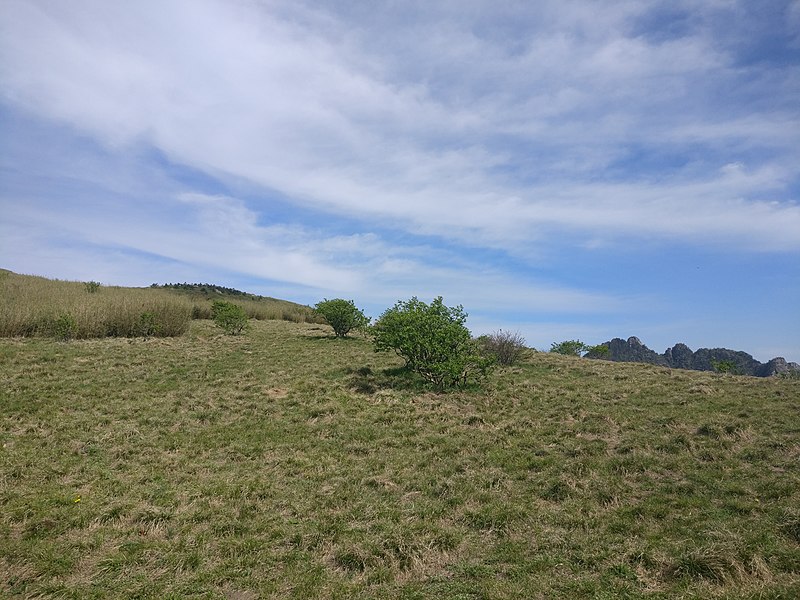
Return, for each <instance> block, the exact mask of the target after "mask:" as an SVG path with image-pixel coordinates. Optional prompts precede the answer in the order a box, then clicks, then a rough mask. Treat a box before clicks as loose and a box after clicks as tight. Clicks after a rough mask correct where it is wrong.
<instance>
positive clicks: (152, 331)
mask: <svg viewBox="0 0 800 600" xmlns="http://www.w3.org/2000/svg"><path fill="white" fill-rule="evenodd" d="M159 331H161V326H160V325H159V324H158V322H157V320H156V315H155V314H153V313H151V312H143V313H142V314H141V315H139V322H138V323H137V325H136V334H137V337H138V336H141V337H144V338H149V337H150V336H153V335H158V332H159Z"/></svg>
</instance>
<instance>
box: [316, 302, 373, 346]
mask: <svg viewBox="0 0 800 600" xmlns="http://www.w3.org/2000/svg"><path fill="white" fill-rule="evenodd" d="M314 310H316V311H317V312H318V313H319V314H320V315H322V316H323V317H324V318H325V320H326V321H327V322H328V325H330V326H331V327H333V332H334V333H335V334H336V337H345V336H346V335H347V334H348V333H350V331H352V330H353V329H363V328H365V327H366V326H367V325H369V318H368V317H366V316H365V315H364V313H363V312H362V311H360V310H359V309H358V308H356V305H355V303H354V302H353V301H352V300H343V299H341V298H335V299H333V300H328V299H324V300H322V302H318V303H317V305H316V306H315V307H314Z"/></svg>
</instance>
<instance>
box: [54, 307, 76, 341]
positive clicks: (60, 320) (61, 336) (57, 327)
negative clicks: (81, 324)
mask: <svg viewBox="0 0 800 600" xmlns="http://www.w3.org/2000/svg"><path fill="white" fill-rule="evenodd" d="M52 329H53V336H54V337H55V338H56V339H57V340H61V341H62V342H68V341H69V340H71V339H73V338H75V336H76V335H77V333H78V322H77V321H76V320H75V317H73V316H72V315H71V314H69V313H63V314H61V315H59V316H58V317H57V318H56V319H55V320H54V321H53V327H52Z"/></svg>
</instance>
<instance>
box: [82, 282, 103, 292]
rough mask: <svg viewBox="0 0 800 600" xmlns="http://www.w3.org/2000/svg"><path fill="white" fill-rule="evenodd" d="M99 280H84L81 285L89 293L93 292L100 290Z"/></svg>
mask: <svg viewBox="0 0 800 600" xmlns="http://www.w3.org/2000/svg"><path fill="white" fill-rule="evenodd" d="M100 285H101V284H100V282H99V281H86V282H84V284H83V286H84V287H85V288H86V291H87V292H89V293H90V294H95V293H97V292H98V291H99V290H100Z"/></svg>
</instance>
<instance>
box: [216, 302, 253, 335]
mask: <svg viewBox="0 0 800 600" xmlns="http://www.w3.org/2000/svg"><path fill="white" fill-rule="evenodd" d="M211 317H212V318H213V319H214V322H215V323H216V324H217V325H219V326H220V327H222V329H224V330H225V333H227V334H228V335H238V334H240V333H242V332H243V331H244V330H245V329H246V328H247V325H248V322H247V313H246V312H244V309H243V308H242V307H241V306H239V305H238V304H233V303H232V302H225V301H223V300H215V301H214V303H213V304H212V305H211Z"/></svg>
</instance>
